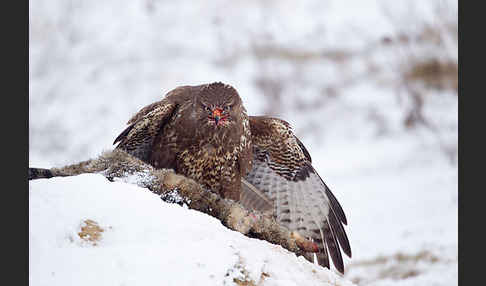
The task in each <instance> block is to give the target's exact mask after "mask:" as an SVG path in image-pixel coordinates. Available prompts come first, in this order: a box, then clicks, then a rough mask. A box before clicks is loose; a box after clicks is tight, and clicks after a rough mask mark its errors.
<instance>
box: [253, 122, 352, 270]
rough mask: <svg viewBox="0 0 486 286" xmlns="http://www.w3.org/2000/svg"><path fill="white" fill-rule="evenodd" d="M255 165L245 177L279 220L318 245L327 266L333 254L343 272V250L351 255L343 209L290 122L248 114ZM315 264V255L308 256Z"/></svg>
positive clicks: (321, 263)
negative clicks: (271, 206) (293, 131)
mask: <svg viewBox="0 0 486 286" xmlns="http://www.w3.org/2000/svg"><path fill="white" fill-rule="evenodd" d="M250 126H251V133H252V142H253V167H252V169H251V171H250V173H249V174H248V175H247V176H246V180H247V181H248V182H249V183H251V184H252V185H253V186H255V187H256V188H257V189H259V190H260V191H261V192H263V193H264V194H265V195H266V196H267V197H268V198H269V199H270V200H271V201H273V206H274V214H275V216H276V219H277V221H278V222H279V223H280V224H282V225H283V226H286V227H287V228H289V229H290V230H292V231H297V232H299V233H300V234H301V235H303V236H305V237H308V238H311V239H312V240H313V241H314V242H315V243H317V245H318V247H319V252H318V253H317V254H316V256H317V261H318V263H319V264H320V265H322V266H325V267H327V268H329V255H328V253H329V254H330V256H331V259H332V261H333V264H334V266H335V267H336V269H337V270H338V271H340V272H341V273H344V264H343V258H342V255H341V250H340V248H342V250H343V251H344V253H345V254H346V255H347V256H349V257H351V247H350V245H349V241H348V238H347V235H346V232H345V231H344V227H343V224H344V225H346V224H347V220H346V216H345V214H344V211H343V209H342V207H341V205H340V204H339V202H338V201H337V199H336V198H335V197H334V195H333V194H332V193H331V190H330V189H329V188H328V187H327V186H326V184H325V183H324V181H323V180H322V179H321V177H320V176H319V174H318V173H317V172H316V170H315V169H314V168H313V167H312V164H311V157H310V155H309V153H308V151H307V150H306V148H305V146H304V145H303V144H302V142H300V140H299V139H298V138H297V137H295V136H294V135H293V133H292V130H291V128H290V126H289V124H288V123H287V122H286V121H283V120H280V119H277V118H271V117H264V116H250ZM306 258H307V259H308V260H310V261H311V262H312V261H313V256H311V255H307V257H306Z"/></svg>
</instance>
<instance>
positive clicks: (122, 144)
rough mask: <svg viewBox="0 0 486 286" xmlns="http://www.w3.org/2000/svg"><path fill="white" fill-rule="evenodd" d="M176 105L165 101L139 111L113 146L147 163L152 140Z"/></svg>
mask: <svg viewBox="0 0 486 286" xmlns="http://www.w3.org/2000/svg"><path fill="white" fill-rule="evenodd" d="M177 106H178V105H177V104H175V103H171V102H169V101H167V100H162V101H159V102H156V103H152V104H150V105H148V106H146V107H144V108H143V109H142V110H140V111H139V112H138V113H137V114H136V115H135V116H134V117H132V119H130V121H129V122H132V123H131V124H130V125H129V126H128V127H127V128H125V130H123V131H122V132H121V133H120V135H118V136H117V137H116V139H115V141H114V142H113V144H116V143H118V145H117V146H116V148H118V149H122V150H124V151H126V152H127V153H129V154H130V155H132V156H135V157H137V158H138V159H140V160H142V161H144V162H148V160H149V158H150V154H151V150H152V146H153V143H154V140H155V138H156V136H157V134H158V132H159V131H160V130H161V129H162V128H163V126H164V125H165V124H166V123H167V122H168V121H169V120H170V118H172V116H173V115H174V113H175V111H176V110H177Z"/></svg>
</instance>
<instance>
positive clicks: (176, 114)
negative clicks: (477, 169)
mask: <svg viewBox="0 0 486 286" xmlns="http://www.w3.org/2000/svg"><path fill="white" fill-rule="evenodd" d="M127 124H128V127H127V128H126V129H125V130H124V131H123V132H122V133H121V134H120V135H119V136H118V137H117V138H116V139H115V141H114V143H113V144H116V143H118V145H117V146H116V148H119V149H122V150H124V151H126V152H128V153H129V154H131V155H133V156H135V157H137V158H139V159H141V160H142V161H144V162H147V163H149V164H151V165H152V166H154V167H156V168H169V169H173V170H174V171H175V172H176V173H179V174H182V175H185V176H187V177H189V178H191V179H194V180H195V181H197V182H199V183H200V184H202V185H205V186H206V187H207V188H209V189H210V190H212V191H214V192H217V193H218V194H220V195H221V196H222V197H223V198H228V199H232V200H235V201H237V202H240V203H241V204H242V205H244V206H245V207H246V208H248V209H254V210H259V211H264V212H265V211H267V212H268V211H270V213H271V214H273V215H274V217H275V219H276V220H277V222H278V223H279V224H281V225H283V226H285V227H287V228H288V229H289V230H291V231H297V232H298V233H299V234H301V235H303V236H304V237H307V238H309V239H311V240H313V241H314V242H315V243H316V244H317V245H318V249H319V251H318V253H316V256H317V262H318V263H319V264H320V265H322V266H325V267H327V268H329V267H330V266H329V255H328V253H330V256H331V258H332V261H333V263H334V266H335V267H336V269H337V270H338V271H339V272H341V273H344V264H343V258H342V256H341V250H340V248H342V249H343V251H344V253H345V254H346V255H348V256H349V257H351V248H350V245H349V241H348V238H347V236H346V233H345V231H344V228H343V224H345V225H346V224H347V220H346V216H345V214H344V212H343V209H342V207H341V205H340V204H339V202H338V201H337V199H336V198H335V197H334V195H333V194H332V193H331V191H330V189H329V188H328V187H327V185H326V184H325V183H324V181H323V180H322V179H321V177H320V176H319V175H318V174H317V172H316V170H315V169H314V168H313V167H312V164H311V156H310V155H309V152H308V151H307V150H306V148H305V147H304V145H303V144H302V142H301V141H300V140H299V139H298V138H297V137H296V136H295V135H294V134H293V132H292V129H291V127H290V125H289V124H288V123H287V122H286V121H284V120H281V119H278V118H272V117H266V116H248V115H247V113H246V109H245V108H244V106H243V103H242V100H241V98H240V96H239V95H238V92H237V91H236V90H235V89H234V88H233V87H232V86H230V85H227V84H223V83H221V82H215V83H211V84H204V85H197V86H180V87H177V88H175V89H173V90H172V91H170V92H169V93H167V94H166V96H165V97H164V98H163V99H162V100H160V101H158V102H155V103H152V104H150V105H148V106H146V107H144V108H142V109H141V110H140V111H139V112H138V113H136V114H135V115H134V116H133V117H132V118H131V119H130V120H129V121H128V123H127ZM306 258H307V259H308V260H309V261H311V262H312V261H313V258H314V257H313V255H312V254H308V255H306Z"/></svg>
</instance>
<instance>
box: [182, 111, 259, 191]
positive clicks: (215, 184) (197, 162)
mask: <svg viewBox="0 0 486 286" xmlns="http://www.w3.org/2000/svg"><path fill="white" fill-rule="evenodd" d="M236 130H237V129H233V130H230V131H229V132H231V131H233V132H236ZM240 130H242V131H243V132H239V133H241V134H236V136H237V137H236V138H239V140H235V138H234V136H235V135H234V134H232V135H230V134H229V132H226V133H215V134H213V135H212V136H207V134H206V135H205V136H202V137H199V136H197V137H199V138H200V139H198V140H195V142H194V144H189V145H187V146H185V148H183V149H181V150H180V152H179V154H178V159H177V160H178V172H181V173H183V174H185V175H186V176H188V177H190V178H192V179H194V180H196V181H199V182H200V183H204V184H207V185H209V186H210V187H211V188H212V189H217V188H220V187H221V184H222V183H224V182H225V181H226V182H227V183H229V182H233V181H234V180H235V179H238V180H239V176H240V175H241V171H240V169H239V159H240V156H241V155H242V152H243V151H244V150H245V149H247V148H250V144H251V140H250V138H251V137H250V136H251V134H250V129H249V122H248V119H247V118H246V117H244V119H243V128H242V129H240ZM174 135H175V136H176V137H177V134H174ZM231 136H233V138H232V137H231ZM175 141H178V140H177V139H176V140H175ZM236 177H238V178H236Z"/></svg>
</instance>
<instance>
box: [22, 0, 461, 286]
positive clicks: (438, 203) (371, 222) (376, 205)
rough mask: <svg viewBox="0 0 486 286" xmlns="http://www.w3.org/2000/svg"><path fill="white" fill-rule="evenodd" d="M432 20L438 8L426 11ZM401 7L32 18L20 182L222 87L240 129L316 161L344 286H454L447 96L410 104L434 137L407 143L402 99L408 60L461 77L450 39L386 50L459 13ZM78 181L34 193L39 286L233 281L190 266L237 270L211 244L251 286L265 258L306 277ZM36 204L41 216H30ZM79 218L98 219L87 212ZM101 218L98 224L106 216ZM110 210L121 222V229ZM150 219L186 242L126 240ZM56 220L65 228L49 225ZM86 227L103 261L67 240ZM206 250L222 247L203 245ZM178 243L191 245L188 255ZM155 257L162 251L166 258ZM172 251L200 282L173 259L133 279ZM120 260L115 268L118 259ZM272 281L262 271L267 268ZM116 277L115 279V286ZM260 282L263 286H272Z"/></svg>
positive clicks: (418, 136) (107, 9)
mask: <svg viewBox="0 0 486 286" xmlns="http://www.w3.org/2000/svg"><path fill="white" fill-rule="evenodd" d="M436 2H437V3H439V4H440V5H438V6H434V5H433V4H434V3H436ZM400 3H402V2H397V1H357V0H354V1H337V0H332V1H321V0H307V1H299V2H298V3H297V2H295V1H290V0H281V1H252V0H250V1H231V2H229V1H222V0H218V1H210V2H209V1H187V0H181V1H155V0H131V1H92V0H84V1H61V0H38V1H29V6H30V16H29V23H30V41H29V44H30V47H29V56H30V57H29V61H30V64H29V68H30V70H29V80H30V82H29V88H30V96H29V140H30V142H29V143H30V144H29V151H30V152H29V165H30V166H33V167H57V166H62V165H65V164H69V163H74V162H77V161H81V160H85V159H88V158H93V157H96V156H97V155H99V154H100V153H101V152H102V151H103V150H109V149H111V148H113V146H112V145H111V143H112V142H113V140H114V138H115V137H116V136H117V135H118V134H119V133H120V132H121V131H122V130H123V129H124V128H125V122H126V121H127V120H128V119H129V118H130V116H131V115H132V114H133V113H134V112H136V111H137V110H139V109H140V108H141V107H143V106H145V105H146V104H149V103H151V102H153V101H155V100H158V99H159V98H160V97H161V96H162V95H163V94H165V93H166V92H168V91H169V90H171V89H173V88H174V87H176V86H178V85H183V84H200V83H208V82H213V81H223V82H225V83H229V84H231V85H233V86H234V87H235V88H236V89H237V90H238V91H239V93H240V95H241V97H242V99H243V101H244V104H245V106H246V108H247V110H248V111H249V114H252V115H259V114H272V115H276V116H279V117H281V118H283V119H286V120H288V121H289V122H290V123H291V124H292V125H293V126H294V129H295V132H296V133H297V135H298V136H299V137H300V138H301V140H302V141H303V142H304V144H305V145H306V147H307V148H308V149H309V151H310V153H311V155H312V158H313V164H314V166H315V168H316V169H317V171H318V172H319V173H320V175H321V176H322V177H323V178H324V180H325V181H326V183H327V184H328V185H329V186H330V188H331V189H332V191H333V193H334V194H335V195H336V197H337V198H338V200H339V201H340V202H341V205H342V206H343V208H344V211H345V212H346V215H347V217H348V222H349V223H348V226H346V231H347V233H348V236H349V239H350V243H351V247H352V251H353V257H352V259H346V260H345V266H346V273H345V278H346V279H349V280H351V281H354V282H355V283H357V284H358V285H457V284H458V281H457V265H458V260H457V257H458V253H457V251H458V240H457V235H458V228H457V223H458V220H457V212H458V202H457V197H458V184H457V136H458V135H457V96H458V95H457V91H454V90H450V89H427V88H425V89H421V91H422V92H423V93H424V95H425V96H424V97H423V115H424V117H425V118H426V120H427V122H428V123H429V125H428V126H423V125H418V126H417V127H415V128H405V127H404V124H403V122H404V119H405V118H406V116H407V112H408V111H409V110H410V108H411V107H412V106H413V101H412V100H411V98H412V97H410V96H408V95H409V92H410V90H409V89H407V88H405V87H404V86H403V85H401V84H400V83H401V81H402V80H403V74H402V73H401V71H402V69H403V67H404V66H405V67H406V66H407V64H409V63H410V62H411V55H413V56H415V57H417V56H418V57H424V58H427V57H429V56H433V57H436V58H439V59H442V58H446V59H452V61H455V62H456V63H457V39H456V41H455V42H454V39H453V38H448V37H445V38H444V39H443V41H442V44H441V45H439V46H434V45H432V46H431V47H430V46H427V45H416V46H413V47H410V46H409V47H408V48H405V47H403V46H400V47H397V48H393V45H391V46H390V45H382V44H381V43H383V38H384V37H385V38H386V37H391V38H393V37H394V36H396V35H397V34H399V33H404V34H405V35H408V36H409V38H411V36H410V35H416V34H417V33H418V32H419V31H420V29H422V28H423V27H424V26H423V25H422V24H423V23H427V24H429V26H431V27H442V26H440V25H436V26H434V24H436V23H441V20H443V19H442V18H437V14H435V13H437V11H439V13H440V15H445V14H452V15H454V13H455V15H456V19H457V2H456V3H454V2H453V1H428V2H425V1H406V2H403V3H402V4H400ZM404 3H407V4H404ZM399 4H400V5H399ZM435 8H438V9H435ZM439 8H440V9H439ZM444 17H446V16H444ZM456 23H457V22H456ZM444 26H445V25H444ZM445 34H446V33H445ZM400 35H401V34H400ZM446 35H447V34H446ZM79 178H82V180H81V181H82V182H80V181H79ZM79 178H78V177H76V178H63V179H55V180H43V181H39V182H31V183H30V219H31V221H30V226H29V228H30V256H29V260H30V266H31V267H30V282H31V283H32V285H68V284H70V283H66V281H67V280H64V279H69V277H78V276H79V277H78V278H79V279H80V281H84V282H88V281H87V280H84V279H99V280H90V281H91V283H94V284H96V285H97V284H100V285H104V284H106V283H104V282H105V281H119V282H123V283H125V285H133V284H135V283H132V282H133V280H131V279H132V278H131V277H133V279H136V277H141V276H147V277H152V278H153V279H152V280H149V279H148V278H147V280H143V282H146V283H142V281H140V283H136V284H142V285H145V284H152V283H157V284H164V283H159V282H158V281H161V280H157V279H164V278H160V277H163V276H167V278H165V279H167V280H166V281H170V279H176V277H179V278H180V279H181V280H180V283H181V284H178V285H183V283H184V281H186V282H189V281H190V279H192V278H191V277H190V274H189V272H190V271H202V272H198V273H203V272H204V273H206V274H207V273H212V272H211V271H220V272H218V273H223V272H224V271H227V270H228V269H224V270H222V268H219V267H215V269H213V268H211V267H210V266H211V265H210V263H211V261H199V260H198V258H201V259H202V258H203V257H204V256H205V255H206V254H207V253H208V252H209V251H211V253H212V254H211V255H212V256H215V257H216V256H218V257H221V263H223V261H226V262H228V263H229V264H232V263H233V262H234V259H237V255H236V254H235V253H237V252H238V251H237V250H235V249H236V248H231V247H229V246H228V247H227V248H224V249H221V252H218V251H216V250H215V249H214V248H212V246H213V245H216V244H217V243H220V244H224V245H229V244H231V243H234V245H235V247H236V246H238V247H240V248H237V249H240V250H241V253H242V254H241V255H243V256H244V258H245V260H246V261H248V262H249V264H246V265H247V267H249V269H248V271H250V273H252V274H251V275H256V276H257V275H258V273H259V272H258V271H260V270H261V268H259V267H262V265H263V264H264V263H263V262H262V261H263V260H264V258H262V257H263V256H265V255H268V257H271V258H269V260H272V259H282V260H284V259H285V261H286V262H288V263H289V264H288V265H293V266H292V267H302V269H304V268H305V269H307V268H306V267H309V266H302V265H304V264H303V262H299V261H300V260H298V259H297V260H296V259H295V258H290V257H291V255H290V256H289V255H284V254H275V251H276V250H275V247H274V248H272V247H268V244H266V243H263V242H254V240H250V239H246V238H244V237H242V236H241V235H239V234H235V233H233V232H230V231H228V230H224V229H223V227H222V226H220V225H219V224H218V223H217V222H216V221H215V220H214V219H211V218H209V217H207V216H205V215H202V214H196V212H194V211H190V210H186V209H183V208H180V207H177V206H170V205H167V204H164V203H162V202H160V200H158V201H157V203H158V204H159V207H160V210H155V207H154V208H149V207H146V206H145V204H155V203H154V202H152V200H153V199H149V198H148V197H149V195H150V194H144V195H140V197H138V195H134V194H131V195H128V193H133V192H131V191H132V190H135V189H137V188H135V187H130V186H123V187H121V188H120V189H123V191H122V192H124V193H127V195H126V196H120V197H119V198H117V200H119V201H116V202H112V201H110V200H108V199H107V198H108V197H110V194H111V192H112V191H111V190H112V188H115V187H116V186H119V185H121V183H108V182H103V183H102V182H101V181H102V179H103V178H101V177H100V178H98V177H96V176H95V175H92V176H87V177H86V176H85V177H83V176H80V177H79ZM95 182H96V183H95ZM91 183H93V184H95V185H96V188H97V189H99V192H96V194H97V195H99V196H100V199H99V202H98V201H97V200H98V198H97V197H96V196H94V195H93V194H94V193H91V192H89V190H86V193H83V194H86V198H85V199H86V200H88V201H83V200H82V199H81V198H79V205H77V204H76V203H75V202H76V200H75V199H74V197H71V195H69V194H64V193H62V192H60V189H61V188H66V190H69V189H76V190H77V188H79V189H82V190H84V189H90V187H89V184H91ZM62 186H64V187H62ZM68 186H69V187H68ZM93 188H94V187H93ZM137 191H138V192H140V193H144V191H141V190H140V189H137ZM80 192H81V191H80ZM145 193H146V192H145ZM132 195H133V197H130V198H129V196H132ZM73 196H74V195H73ZM76 196H77V195H76ZM79 196H81V193H80V194H79ZM143 196H146V197H147V198H146V199H142V197H143ZM103 198H105V200H103ZM112 199H113V198H112ZM139 199H140V200H139ZM107 200H108V201H110V202H107ZM149 201H151V202H149ZM153 201H156V200H153ZM40 202H42V203H45V204H46V205H49V206H50V208H49V211H47V209H45V211H44V212H43V213H42V214H41V213H37V212H39V210H40V208H41V207H42V206H41V204H40ZM67 202H72V205H70V206H71V207H69V208H67ZM83 202H85V203H86V204H88V205H92V206H93V207H92V208H88V209H84V207H83V205H82V204H85V203H83ZM142 202H143V203H142ZM118 203H119V204H122V205H118ZM103 204H106V208H108V209H107V210H102V209H100V208H101V206H102V205H103ZM95 206H96V207H95ZM103 206H104V205H103ZM117 206H120V207H122V206H123V208H124V210H125V209H126V210H131V211H130V213H127V214H126V215H125V214H124V212H123V211H121V210H119V208H118V207H117ZM109 209H111V210H112V211H110V210H109ZM90 210H91V211H92V212H93V213H83V211H86V212H89V211H90ZM151 212H153V213H154V214H155V213H156V212H160V214H162V215H164V216H168V215H170V216H176V214H177V217H178V219H181V220H182V221H184V222H187V224H190V226H189V225H188V226H187V229H186V228H184V227H185V226H184V227H183V226H181V225H179V226H177V225H175V224H170V225H168V226H167V227H170V229H169V228H168V229H165V228H164V227H165V226H166V225H165V224H164V223H165V220H160V219H158V220H151V221H148V222H147V224H142V223H141V222H138V223H136V222H135V220H138V218H140V217H141V216H145V215H147V216H148V215H149V214H150V213H151ZM89 215H91V216H92V217H88V216H89ZM132 215H133V216H132ZM55 217H59V218H62V219H59V224H58V223H57V220H56V219H54V218H55ZM84 217H86V219H93V220H95V221H97V222H98V223H100V225H102V226H112V227H113V228H112V229H109V230H107V231H106V232H105V233H104V235H103V240H102V242H100V245H99V246H96V247H92V246H86V245H83V244H82V243H81V242H80V241H79V240H77V238H76V235H75V234H76V231H77V227H78V226H79V223H80V220H82V219H83V218H84ZM179 217H182V218H179ZM50 218H53V219H52V220H51V219H50ZM193 219H194V220H193ZM124 221H126V224H124ZM140 221H146V219H140ZM198 221H199V222H200V223H201V224H202V226H205V227H208V228H209V227H210V230H208V229H203V227H202V226H201V227H199V226H198V225H197V224H198ZM139 224H140V225H139ZM158 224H160V226H159V225H158ZM193 224H195V225H193ZM131 227H133V228H134V231H133V233H132V232H129V231H128V228H131ZM214 228H218V230H215V229H214ZM208 232H211V233H215V234H216V233H217V234H218V235H214V236H211V239H208V236H206V234H208ZM66 235H67V236H66ZM69 235H71V236H69ZM159 235H163V236H164V237H163V238H160V237H159V238H158V236H159ZM208 235H209V234H208ZM189 236H194V239H195V240H194V241H189V240H184V237H189ZM219 236H221V237H219ZM69 237H71V238H72V239H74V241H72V242H71V241H70V239H69ZM166 238H167V239H166ZM138 240H140V241H138ZM161 240H163V241H164V243H166V244H167V245H159V244H158V242H159V241H161ZM213 240H214V241H213ZM179 241H180V242H183V243H190V244H189V245H184V246H180V251H181V255H183V253H186V254H187V253H191V255H193V256H194V260H193V262H194V263H203V265H205V267H206V268H204V267H203V268H204V269H205V270H204V271H203V270H196V267H190V266H188V267H189V268H188V269H186V268H184V266H183V265H182V264H178V263H184V262H179V260H177V259H176V258H177V256H173V258H171V259H172V260H171V262H168V261H165V260H163V259H162V260H160V261H158V260H153V259H147V261H145V260H144V261H140V257H142V256H140V255H139V254H140V253H142V254H144V253H145V254H144V256H150V255H151V254H152V253H154V256H160V257H163V255H162V254H160V255H157V253H159V251H163V250H164V249H165V247H167V246H172V248H176V246H174V245H175V244H178V243H179ZM138 242H140V244H139V243H138ZM213 243H214V244H213ZM143 245H145V246H143ZM250 245H251V246H250ZM122 246H123V247H124V248H126V249H127V251H126V252H120V251H118V250H119V248H117V247H122ZM184 247H188V248H189V250H187V252H186V250H185V249H184ZM195 248H198V249H199V248H200V249H201V250H198V251H192V250H194V249H195ZM267 248H269V249H270V250H263V249H267ZM270 251H273V252H270ZM132 254H133V256H131V255H132ZM135 254H136V255H135ZM172 254H173V255H175V253H172ZM273 255H276V256H273ZM278 255H284V256H285V258H283V257H284V256H278ZM144 256H143V257H144ZM71 257H79V260H76V259H72V258H71ZM110 257H111V258H110ZM113 257H115V258H113ZM276 257H279V258H276ZM280 257H282V258H280ZM91 258H93V259H91ZM225 259H226V260H225ZM231 259H233V260H231ZM292 259H293V260H292ZM132 260H133V261H132ZM180 261H186V262H187V261H192V260H180ZM250 261H251V262H250ZM272 261H273V260H272ZM193 262H190V263H193ZM145 263H146V264H145ZM156 263H160V265H159V267H158V266H157V265H156ZM268 263H269V264H268V265H269V266H268V267H270V268H272V267H273V266H271V264H272V263H273V262H268ZM299 263H300V264H299ZM138 264H140V265H146V268H143V267H136V265H138ZM190 265H191V266H195V265H196V264H190ZM225 265H227V264H225ZM232 265H234V263H233V264H232ZM296 265H301V266H296ZM196 266H197V265H196ZM166 267H169V268H167V270H166ZM289 267H290V266H289ZM72 268H75V269H76V271H79V272H75V271H74V270H72ZM95 268H100V269H104V268H106V269H107V270H106V272H104V273H105V274H106V276H103V275H101V274H100V275H92V274H90V273H93V272H91V271H92V270H93V269H95ZM216 268H217V269H216ZM270 268H269V269H270ZM272 269H274V271H275V272H274V273H277V272H278V271H281V270H283V269H282V268H278V267H276V268H272ZM83 271H86V272H83ZM93 271H94V270H93ZM269 271H270V270H269ZM272 271H273V270H272ZM289 271H290V270H289ZM302 271H306V270H302ZM282 272H285V271H282ZM52 273H54V275H55V276H52ZM83 273H88V274H86V275H84V274H83ZM96 273H98V272H96ZM120 273H122V274H120ZM289 273H291V274H292V275H296V276H295V277H290V276H279V277H281V279H287V278H288V279H289V281H290V280H291V279H294V278H295V279H297V278H298V277H300V276H298V275H299V274H298V273H296V272H289ZM319 273H321V272H319ZM118 274H120V275H122V276H121V277H124V279H121V278H120V279H121V280H117V279H118V278H119V277H120V276H119V275H118ZM223 274H225V273H223ZM139 275H141V276H139ZM201 275H202V274H201ZM214 275H219V274H217V273H216V272H215V274H214ZM280 275H284V274H280ZM322 275H323V277H324V278H323V279H327V278H326V277H328V276H329V275H328V274H322ZM256 276H255V277H256ZM56 277H57V278H56ZM270 277H271V276H270ZM270 277H268V279H265V280H264V283H263V285H267V284H266V283H271V282H269V281H271V278H270ZM275 277H277V276H275ZM275 277H274V278H275ZM206 278H207V277H206ZM206 278H204V279H206ZM51 279H59V280H51ZM73 279H74V278H73ZM105 279H106V280H105ZM110 279H111V280H110ZM185 279H187V280H185ZM201 279H203V278H201ZM207 279H209V278H207ZM309 279H310V278H309ZM137 280H138V279H137ZM52 281H58V282H59V284H56V283H52ZM173 281H175V280H173ZM207 281H209V280H207ZM294 281H295V280H294ZM175 283H176V282H174V284H175ZM289 283H290V282H289ZM197 284H198V285H205V284H204V283H202V282H201V283H197ZM164 285H165V284H164ZM167 285H168V284H167ZM206 285H213V284H211V283H209V282H208V284H206ZM268 285H270V284H268ZM278 285H285V284H283V282H282V284H278Z"/></svg>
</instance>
